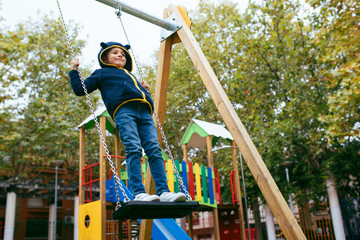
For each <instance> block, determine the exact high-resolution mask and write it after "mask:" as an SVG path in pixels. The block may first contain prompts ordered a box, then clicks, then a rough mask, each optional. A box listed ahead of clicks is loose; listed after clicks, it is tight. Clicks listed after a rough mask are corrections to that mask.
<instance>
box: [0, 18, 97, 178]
mask: <svg viewBox="0 0 360 240" xmlns="http://www.w3.org/2000/svg"><path fill="white" fill-rule="evenodd" d="M69 26H70V28H69V31H68V33H69V36H70V39H71V40H72V41H73V42H74V46H73V47H74V51H75V54H79V53H80V49H81V48H82V47H83V46H84V44H85V42H84V41H83V40H77V38H78V31H79V26H77V25H76V24H73V23H70V24H69ZM63 32H64V31H63V28H62V23H61V21H60V19H52V18H50V17H49V16H43V17H42V19H41V21H39V22H36V21H32V20H31V19H29V20H28V21H26V22H24V23H19V24H18V25H16V26H15V28H14V29H13V30H8V31H5V30H4V29H1V31H0V37H1V44H0V58H1V65H0V77H1V78H0V84H1V92H0V106H1V111H0V114H1V115H0V122H1V124H2V126H3V127H2V130H1V133H0V134H1V145H0V151H1V159H3V158H4V157H6V159H9V160H8V161H7V162H2V165H3V167H4V168H5V167H7V168H8V169H9V171H8V172H7V174H5V176H4V175H3V177H10V176H12V175H17V176H18V177H20V178H22V177H24V178H26V177H27V176H29V174H30V173H31V171H37V170H38V168H39V167H40V168H41V167H44V166H46V165H47V164H48V163H50V161H51V160H55V159H62V160H65V162H66V163H67V164H70V165H74V164H75V162H76V160H77V157H76V155H77V152H78V131H77V130H76V128H75V127H76V126H77V125H78V124H79V123H80V121H81V120H82V119H85V117H87V116H88V115H89V111H88V107H87V106H86V103H85V101H84V100H80V99H79V98H77V97H76V96H75V95H74V94H73V93H72V90H71V87H70V84H69V82H68V76H67V72H68V71H69V67H70V66H69V62H70V59H71V56H70V52H69V47H68V44H67V40H66V38H65V34H63ZM84 72H85V74H86V73H87V71H86V69H85V71H84ZM92 98H93V101H94V102H96V101H97V99H98V98H99V97H98V96H93V97H92ZM95 149H97V141H92V143H90V145H89V146H88V148H87V150H88V152H89V153H90V154H89V155H90V158H91V156H97V155H96V152H95V151H94V150H95ZM96 159H97V157H96ZM31 166H32V167H31ZM14 173H16V174H14Z"/></svg>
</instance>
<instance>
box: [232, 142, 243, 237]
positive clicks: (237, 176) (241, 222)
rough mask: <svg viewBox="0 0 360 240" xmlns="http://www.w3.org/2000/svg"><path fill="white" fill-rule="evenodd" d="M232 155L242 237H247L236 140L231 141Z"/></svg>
mask: <svg viewBox="0 0 360 240" xmlns="http://www.w3.org/2000/svg"><path fill="white" fill-rule="evenodd" d="M239 154H240V153H239ZM231 156H232V162H233V169H234V172H235V174H234V180H235V192H236V198H237V199H238V200H239V220H240V234H241V239H246V234H245V221H244V208H243V204H242V198H241V185H240V179H239V164H238V161H237V158H236V144H235V141H234V140H232V141H231Z"/></svg>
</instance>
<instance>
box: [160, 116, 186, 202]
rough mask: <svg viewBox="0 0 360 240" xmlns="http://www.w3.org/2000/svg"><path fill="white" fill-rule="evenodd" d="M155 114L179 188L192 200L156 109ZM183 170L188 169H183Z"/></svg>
mask: <svg viewBox="0 0 360 240" xmlns="http://www.w3.org/2000/svg"><path fill="white" fill-rule="evenodd" d="M154 116H155V119H156V123H157V125H158V127H159V130H160V133H161V136H162V140H163V142H164V144H165V150H166V151H167V153H168V154H169V157H170V159H171V162H172V164H173V168H174V170H175V174H176V178H177V180H178V182H179V190H180V191H181V189H182V190H183V192H184V193H185V195H186V199H187V200H189V201H192V199H191V196H190V194H189V192H188V191H187V189H186V187H185V185H184V182H183V181H182V178H181V177H180V173H179V171H178V169H177V167H176V163H175V160H174V157H173V155H172V153H171V150H170V146H169V144H168V141H167V139H166V136H165V133H164V130H163V128H162V126H161V123H160V120H159V117H158V115H157V114H156V112H155V111H154ZM183 171H186V169H183Z"/></svg>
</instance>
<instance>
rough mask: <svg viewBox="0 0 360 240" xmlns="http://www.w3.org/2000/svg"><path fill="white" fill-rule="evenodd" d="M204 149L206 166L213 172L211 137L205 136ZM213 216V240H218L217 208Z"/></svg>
mask: <svg viewBox="0 0 360 240" xmlns="http://www.w3.org/2000/svg"><path fill="white" fill-rule="evenodd" d="M206 149H207V160H208V166H209V167H211V169H212V170H213V171H214V158H213V152H212V136H210V135H208V136H206ZM213 186H215V179H213ZM214 196H216V188H215V187H214ZM213 215H214V234H215V239H216V240H219V239H220V227H219V212H218V209H217V208H214V209H213Z"/></svg>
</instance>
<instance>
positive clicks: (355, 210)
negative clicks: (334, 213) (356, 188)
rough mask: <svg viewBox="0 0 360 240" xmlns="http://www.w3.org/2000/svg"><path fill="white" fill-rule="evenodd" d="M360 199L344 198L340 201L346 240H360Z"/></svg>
mask: <svg viewBox="0 0 360 240" xmlns="http://www.w3.org/2000/svg"><path fill="white" fill-rule="evenodd" d="M359 200H360V198H359V197H355V198H350V197H348V198H343V199H341V200H340V205H341V213H342V217H343V220H344V227H345V234H346V239H351V240H355V239H360V206H359V203H360V201H359Z"/></svg>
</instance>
